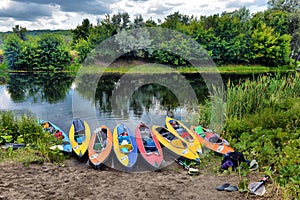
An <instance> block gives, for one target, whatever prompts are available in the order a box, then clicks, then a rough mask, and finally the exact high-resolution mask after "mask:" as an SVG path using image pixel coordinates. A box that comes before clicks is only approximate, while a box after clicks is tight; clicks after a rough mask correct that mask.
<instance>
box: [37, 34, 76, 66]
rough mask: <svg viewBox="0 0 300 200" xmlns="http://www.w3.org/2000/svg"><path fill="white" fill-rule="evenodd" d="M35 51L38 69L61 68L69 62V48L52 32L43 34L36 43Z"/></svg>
mask: <svg viewBox="0 0 300 200" xmlns="http://www.w3.org/2000/svg"><path fill="white" fill-rule="evenodd" d="M37 46H38V47H37V48H38V50H37V52H38V54H39V59H40V65H39V69H40V70H54V69H57V70H62V69H63V68H64V67H65V66H67V65H69V64H70V60H71V56H70V53H69V49H68V48H67V46H66V45H65V44H64V42H63V40H62V38H61V37H59V36H57V35H54V34H45V35H43V36H41V39H40V40H39V41H38V43H37Z"/></svg>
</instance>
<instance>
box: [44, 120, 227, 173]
mask: <svg viewBox="0 0 300 200" xmlns="http://www.w3.org/2000/svg"><path fill="white" fill-rule="evenodd" d="M40 123H41V124H42V125H43V127H44V129H45V130H47V131H49V132H50V133H52V134H54V136H55V137H57V138H58V139H61V140H62V145H60V146H59V148H60V149H61V150H63V151H65V152H73V153H74V154H75V155H76V156H77V157H78V158H79V159H80V158H82V157H84V156H85V155H88V159H89V161H90V163H91V164H93V165H94V166H95V167H100V166H101V165H102V164H104V163H105V162H106V161H107V160H108V158H109V157H110V155H111V154H112V152H113V153H114V155H115V157H116V158H117V160H118V162H119V163H120V164H121V165H123V166H124V167H126V168H132V167H133V166H134V165H135V163H136V162H137V159H138V154H140V155H141V156H142V157H143V159H144V160H145V161H146V162H147V163H148V164H149V165H150V166H151V167H153V168H157V169H158V168H160V167H161V166H162V163H163V160H164V156H163V150H162V149H163V148H165V149H166V150H167V152H168V153H171V154H173V155H175V156H177V157H180V158H184V159H187V160H190V161H193V162H196V163H200V158H199V154H201V153H202V147H201V145H204V146H205V147H207V148H209V149H211V150H214V151H216V152H218V153H221V154H226V153H228V152H233V149H232V148H231V147H229V144H228V142H227V141H226V140H224V139H223V138H221V137H220V136H218V135H217V134H216V133H214V132H212V131H211V130H208V129H205V128H203V127H201V126H197V127H190V128H187V127H186V126H185V125H184V124H183V123H181V122H180V121H179V120H176V119H173V118H170V117H167V118H166V121H165V126H156V125H153V126H152V127H151V128H150V127H149V126H148V125H146V124H144V123H142V122H141V123H139V124H138V125H137V127H136V129H135V132H132V131H131V130H130V129H129V128H128V127H127V126H126V125H125V124H123V123H119V124H117V125H116V126H115V127H114V129H113V132H112V131H111V130H110V129H109V128H108V127H107V126H104V125H102V126H101V127H99V128H97V129H96V130H94V131H93V134H91V131H90V128H89V125H88V123H87V122H86V121H84V120H82V119H75V120H73V122H72V125H71V127H70V130H69V135H67V134H66V133H64V132H63V131H62V130H61V129H60V128H59V127H57V126H56V125H55V124H53V123H51V122H49V121H43V120H41V121H40Z"/></svg>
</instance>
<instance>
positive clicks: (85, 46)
mask: <svg viewBox="0 0 300 200" xmlns="http://www.w3.org/2000/svg"><path fill="white" fill-rule="evenodd" d="M75 49H76V51H77V52H78V54H79V62H80V63H82V62H83V61H84V59H85V58H86V57H87V55H88V54H89V53H90V51H91V50H92V49H91V47H90V45H89V43H88V42H87V41H86V40H83V39H80V40H78V41H77V43H76V45H75Z"/></svg>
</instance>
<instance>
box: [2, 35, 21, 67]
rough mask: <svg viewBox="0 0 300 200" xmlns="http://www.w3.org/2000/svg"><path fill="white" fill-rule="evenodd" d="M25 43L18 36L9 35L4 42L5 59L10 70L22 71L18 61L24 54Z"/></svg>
mask: <svg viewBox="0 0 300 200" xmlns="http://www.w3.org/2000/svg"><path fill="white" fill-rule="evenodd" d="M22 43H23V41H22V40H21V39H20V38H19V37H18V36H16V35H13V34H12V35H7V36H6V38H5V40H4V58H5V60H6V62H7V64H8V68H9V69H20V66H19V65H18V63H17V61H18V59H19V57H20V55H21V52H22Z"/></svg>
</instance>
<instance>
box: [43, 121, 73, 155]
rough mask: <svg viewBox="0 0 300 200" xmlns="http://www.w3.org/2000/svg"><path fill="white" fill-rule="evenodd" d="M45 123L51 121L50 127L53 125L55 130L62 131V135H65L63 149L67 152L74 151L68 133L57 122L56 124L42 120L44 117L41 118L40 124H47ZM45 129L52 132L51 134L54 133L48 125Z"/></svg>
mask: <svg viewBox="0 0 300 200" xmlns="http://www.w3.org/2000/svg"><path fill="white" fill-rule="evenodd" d="M45 123H49V125H50V127H51V126H52V127H53V128H54V129H55V130H58V131H60V132H61V133H62V136H63V138H62V142H63V144H62V147H63V151H64V152H67V153H71V152H72V145H71V142H70V139H69V137H68V135H67V134H66V133H65V132H64V131H63V130H62V129H61V128H59V127H58V126H57V125H56V124H54V123H52V122H50V121H48V120H42V119H40V120H39V124H41V125H42V124H45ZM43 128H44V127H43ZM44 130H46V131H48V132H50V133H51V134H54V133H53V131H49V130H50V129H48V127H47V128H44Z"/></svg>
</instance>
